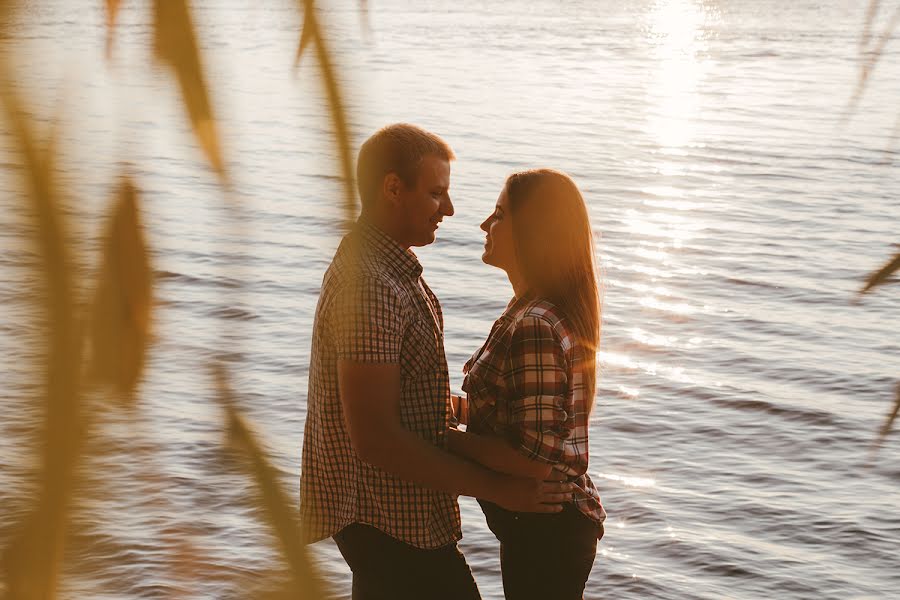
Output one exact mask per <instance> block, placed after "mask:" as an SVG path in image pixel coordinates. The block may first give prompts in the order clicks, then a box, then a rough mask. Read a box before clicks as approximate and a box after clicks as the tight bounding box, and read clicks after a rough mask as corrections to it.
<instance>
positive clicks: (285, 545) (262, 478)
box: [213, 364, 325, 600]
mask: <svg viewBox="0 0 900 600" xmlns="http://www.w3.org/2000/svg"><path fill="white" fill-rule="evenodd" d="M213 376H214V377H215V381H216V387H217V390H218V399H219V402H220V403H221V404H222V406H223V407H224V408H225V414H226V420H227V423H228V436H229V441H230V445H231V447H233V448H234V449H236V450H237V451H239V452H240V453H241V455H242V456H243V457H244V458H246V459H247V461H246V462H244V463H243V464H245V466H246V468H247V470H248V473H249V474H250V476H252V477H253V478H254V480H255V481H256V484H257V486H258V487H259V490H260V492H261V495H262V505H263V506H262V508H263V512H264V514H265V515H266V517H267V519H268V521H269V525H270V526H271V527H272V530H273V532H274V533H275V536H276V537H277V539H278V541H279V544H280V547H281V552H282V554H283V555H284V558H285V560H286V562H287V564H288V566H289V567H290V569H291V573H292V575H293V587H292V588H290V589H289V594H288V597H291V598H296V599H297V600H300V599H305V598H309V599H315V600H319V599H320V598H324V597H325V595H324V589H323V587H322V585H321V584H320V583H319V580H318V577H317V576H316V574H315V572H314V570H313V568H312V565H311V564H310V562H309V559H308V558H307V555H306V548H305V547H304V545H303V543H302V538H301V535H300V530H299V527H298V521H297V517H296V515H295V513H294V511H293V510H292V509H291V508H290V503H289V502H288V499H287V495H286V494H285V493H284V491H283V490H282V489H281V486H280V484H279V483H278V475H277V473H276V471H275V469H274V468H273V467H272V466H271V465H270V464H269V461H268V459H267V458H266V456H265V453H264V452H263V450H262V447H261V446H260V445H259V442H257V440H256V436H255V435H254V434H253V432H252V431H251V429H250V427H249V426H248V425H247V423H246V422H245V420H244V418H243V416H242V415H241V414H240V413H239V411H238V409H237V407H236V404H235V400H234V394H233V393H232V391H231V388H230V386H229V384H228V379H227V374H226V372H225V369H224V368H223V367H222V366H221V365H218V364H217V365H214V366H213Z"/></svg>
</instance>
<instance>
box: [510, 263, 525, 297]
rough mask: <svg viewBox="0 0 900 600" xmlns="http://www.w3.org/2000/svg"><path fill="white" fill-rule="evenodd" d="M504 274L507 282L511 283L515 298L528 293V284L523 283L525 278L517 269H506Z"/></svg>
mask: <svg viewBox="0 0 900 600" xmlns="http://www.w3.org/2000/svg"><path fill="white" fill-rule="evenodd" d="M506 276H507V277H508V278H509V283H510V284H512V288H513V294H515V295H516V298H521V297H522V296H524V295H525V294H526V293H528V284H526V283H525V278H524V277H522V275H521V274H520V273H519V270H518V269H506Z"/></svg>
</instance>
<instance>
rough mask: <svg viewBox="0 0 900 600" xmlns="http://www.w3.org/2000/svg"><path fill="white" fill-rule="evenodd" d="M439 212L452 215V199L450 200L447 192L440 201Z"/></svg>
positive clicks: (448, 215)
mask: <svg viewBox="0 0 900 600" xmlns="http://www.w3.org/2000/svg"><path fill="white" fill-rule="evenodd" d="M441 214H442V215H444V216H445V217H452V216H453V201H452V200H450V196H449V194H448V195H446V196H444V200H443V202H441Z"/></svg>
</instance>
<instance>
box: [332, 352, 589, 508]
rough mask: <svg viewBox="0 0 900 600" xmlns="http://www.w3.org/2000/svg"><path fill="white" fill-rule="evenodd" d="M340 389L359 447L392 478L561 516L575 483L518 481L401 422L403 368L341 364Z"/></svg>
mask: <svg viewBox="0 0 900 600" xmlns="http://www.w3.org/2000/svg"><path fill="white" fill-rule="evenodd" d="M338 386H339V389H340V397H341V405H342V408H343V411H344V419H345V421H346V424H347V429H348V431H349V432H350V440H351V443H352V444H353V449H354V450H355V451H356V453H357V455H358V456H359V458H360V459H362V460H363V461H365V462H367V463H369V464H372V465H375V466H377V467H379V468H381V469H384V470H385V471H387V472H389V473H391V474H392V475H394V476H396V477H399V478H400V479H405V480H407V481H412V482H415V483H418V484H420V485H423V486H426V487H430V488H432V489H436V490H440V491H443V492H446V493H450V494H461V495H464V496H474V497H476V498H482V499H484V500H489V501H491V502H494V503H495V504H498V505H500V506H502V507H504V508H506V509H509V510H514V511H523V512H558V511H560V510H561V506H560V505H559V503H562V502H566V501H568V500H569V499H571V490H572V485H571V484H569V483H565V482H550V481H542V480H541V479H538V478H537V476H536V475H532V476H530V477H514V476H511V475H505V474H502V473H497V472H494V471H491V470H489V469H486V468H485V467H482V466H480V465H477V464H475V463H472V462H469V461H466V460H463V459H461V458H458V457H456V456H453V455H452V454H450V453H448V452H444V451H443V450H441V449H440V448H437V447H435V446H433V445H432V444H430V443H428V442H426V441H425V440H423V439H421V438H420V437H418V436H417V435H415V434H414V433H412V432H410V431H409V430H407V429H406V428H405V427H403V425H402V423H401V421H400V365H399V364H396V363H388V364H384V363H362V362H355V361H350V360H346V359H343V360H340V361H339V362H338Z"/></svg>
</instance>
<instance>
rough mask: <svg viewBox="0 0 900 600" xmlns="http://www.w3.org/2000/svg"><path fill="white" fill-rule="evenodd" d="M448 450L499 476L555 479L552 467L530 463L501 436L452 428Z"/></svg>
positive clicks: (543, 463)
mask: <svg viewBox="0 0 900 600" xmlns="http://www.w3.org/2000/svg"><path fill="white" fill-rule="evenodd" d="M447 447H448V449H449V450H450V451H451V452H453V453H454V454H457V455H459V456H462V457H464V458H468V459H469V460H472V461H475V462H477V463H480V464H482V465H484V466H485V467H487V468H489V469H493V470H494V471H499V472H500V473H507V474H509V475H516V476H518V477H532V478H534V479H544V480H547V479H551V478H552V477H551V475H552V473H553V465H552V464H550V463H547V462H538V461H535V460H531V459H530V458H528V457H526V456H525V455H524V454H522V453H521V452H519V451H518V450H516V449H515V448H513V447H512V446H510V445H509V444H508V443H507V442H506V441H505V440H503V439H502V438H499V437H491V436H485V435H478V434H475V433H468V432H465V431H459V430H458V429H450V430H449V431H448V432H447Z"/></svg>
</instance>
